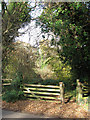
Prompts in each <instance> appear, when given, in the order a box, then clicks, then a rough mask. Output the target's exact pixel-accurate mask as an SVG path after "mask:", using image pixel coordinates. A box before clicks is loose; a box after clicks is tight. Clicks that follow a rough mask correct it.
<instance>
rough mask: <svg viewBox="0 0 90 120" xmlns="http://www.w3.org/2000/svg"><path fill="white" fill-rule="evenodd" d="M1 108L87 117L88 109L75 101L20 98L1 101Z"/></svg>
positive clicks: (53, 115)
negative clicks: (62, 101) (18, 99)
mask: <svg viewBox="0 0 90 120" xmlns="http://www.w3.org/2000/svg"><path fill="white" fill-rule="evenodd" d="M2 109H6V110H12V111H19V112H25V113H32V114H38V115H45V116H49V117H50V116H51V117H56V118H87V119H89V114H88V111H86V110H85V109H84V107H81V106H80V105H78V104H77V103H76V102H75V101H70V102H68V103H64V104H61V103H56V102H46V101H41V100H40V101H39V100H20V101H17V102H15V103H12V102H11V103H7V102H5V101H2Z"/></svg>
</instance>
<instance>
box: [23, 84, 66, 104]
mask: <svg viewBox="0 0 90 120" xmlns="http://www.w3.org/2000/svg"><path fill="white" fill-rule="evenodd" d="M23 92H24V95H25V96H26V97H28V98H34V99H40V100H48V101H61V102H62V103H63V102H64V84H63V82H60V83H59V86H54V85H37V84H24V89H23Z"/></svg>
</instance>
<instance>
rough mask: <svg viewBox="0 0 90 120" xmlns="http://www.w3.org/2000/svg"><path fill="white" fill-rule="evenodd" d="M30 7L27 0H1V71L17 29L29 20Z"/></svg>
mask: <svg viewBox="0 0 90 120" xmlns="http://www.w3.org/2000/svg"><path fill="white" fill-rule="evenodd" d="M30 11H31V7H30V5H29V3H28V2H9V3H5V2H2V45H3V47H2V48H3V50H2V66H3V69H2V72H3V73H4V68H5V67H6V66H7V64H8V60H9V54H10V52H11V51H12V50H13V49H14V45H13V44H12V43H13V42H14V38H15V37H16V36H18V29H19V28H21V27H22V26H23V27H24V26H25V25H26V24H27V23H28V22H30V20H31V16H30Z"/></svg>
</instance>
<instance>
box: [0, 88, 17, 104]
mask: <svg viewBox="0 0 90 120" xmlns="http://www.w3.org/2000/svg"><path fill="white" fill-rule="evenodd" d="M2 99H3V100H5V101H6V102H15V101H16V100H18V94H17V91H16V90H12V91H11V92H10V91H7V92H5V94H4V95H3V96H2Z"/></svg>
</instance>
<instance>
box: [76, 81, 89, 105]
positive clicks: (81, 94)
mask: <svg viewBox="0 0 90 120" xmlns="http://www.w3.org/2000/svg"><path fill="white" fill-rule="evenodd" d="M89 86H90V85H89V84H83V83H81V82H80V81H79V79H77V87H76V100H77V102H78V103H79V104H80V103H81V102H82V101H83V100H84V98H88V96H89V95H90V87H89ZM85 102H87V101H86V99H85Z"/></svg>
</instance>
